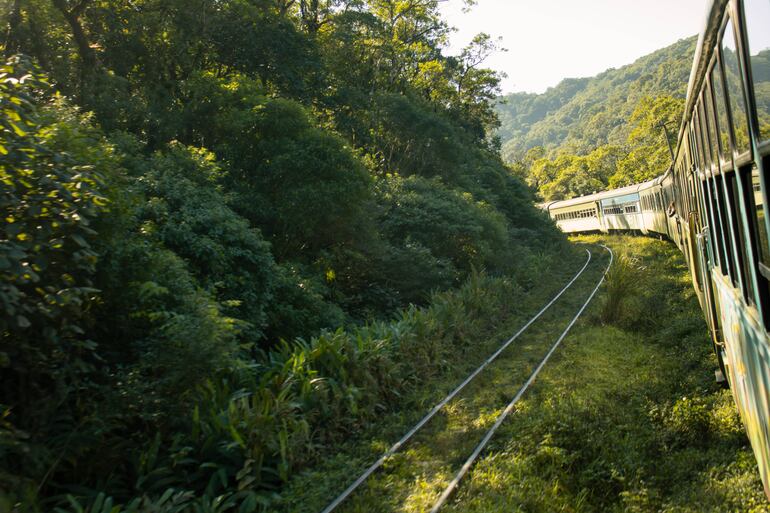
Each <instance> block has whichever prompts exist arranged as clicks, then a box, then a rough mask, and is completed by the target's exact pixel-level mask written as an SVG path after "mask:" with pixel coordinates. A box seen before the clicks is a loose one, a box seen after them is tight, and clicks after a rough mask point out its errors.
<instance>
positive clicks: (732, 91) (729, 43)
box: [722, 20, 749, 154]
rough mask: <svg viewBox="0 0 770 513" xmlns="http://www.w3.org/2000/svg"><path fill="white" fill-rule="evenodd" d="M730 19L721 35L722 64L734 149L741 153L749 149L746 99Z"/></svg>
mask: <svg viewBox="0 0 770 513" xmlns="http://www.w3.org/2000/svg"><path fill="white" fill-rule="evenodd" d="M731 21H732V20H728V22H727V26H726V27H725V31H724V34H723V35H722V65H723V66H724V70H725V85H726V86H727V98H728V101H729V103H730V114H731V115H732V118H733V136H734V137H735V139H734V143H735V149H736V151H737V152H738V154H741V153H743V152H745V151H748V149H749V122H748V118H747V117H746V101H745V99H744V97H743V81H742V80H741V68H740V66H739V64H738V52H737V51H736V48H737V46H736V44H735V32H734V31H733V24H732V22H731Z"/></svg>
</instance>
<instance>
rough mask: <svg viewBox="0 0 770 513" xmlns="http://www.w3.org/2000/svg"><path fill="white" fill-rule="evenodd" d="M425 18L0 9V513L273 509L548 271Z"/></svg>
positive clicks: (128, 3)
mask: <svg viewBox="0 0 770 513" xmlns="http://www.w3.org/2000/svg"><path fill="white" fill-rule="evenodd" d="M438 5H439V2H438V1H437V0H411V1H409V2H402V1H397V0H363V1H362V0H328V1H313V2H306V1H294V0H224V1H210V0H117V1H109V2H108V1H103V0H77V1H75V0H23V1H22V0H0V43H1V44H0V52H2V54H3V56H4V59H5V64H4V65H3V66H0V112H2V114H1V115H0V182H1V183H2V186H0V219H3V222H2V228H1V229H2V232H0V305H2V311H0V511H7V510H12V511H25V512H37V511H54V510H55V511H93V512H97V511H110V512H116V511H132V512H135V511H158V512H160V511H163V512H171V511H217V512H224V511H241V512H245V511H256V510H258V509H259V510H260V511H270V510H272V509H273V508H272V506H273V505H274V504H275V503H277V502H279V501H280V492H281V487H282V486H283V484H284V483H285V482H286V481H287V480H288V479H290V478H291V477H292V476H293V475H294V474H295V473H296V472H298V471H299V470H301V469H302V468H304V467H306V466H307V465H309V464H310V463H312V462H313V461H314V459H316V458H318V457H319V454H320V451H322V450H323V449H324V448H326V447H327V446H328V443H331V442H333V441H334V440H340V439H344V438H345V437H348V436H350V435H351V433H356V432H358V431H359V430H361V429H363V428H365V427H366V426H367V425H370V424H371V423H374V422H376V421H377V419H378V416H379V415H381V414H382V413H383V412H385V411H388V410H391V409H392V408H394V407H395V406H396V405H397V404H398V401H399V399H398V398H399V397H401V394H403V393H406V392H407V391H409V390H410V389H413V388H414V387H416V386H417V385H418V384H420V383H421V382H422V380H423V379H424V378H425V377H427V376H435V375H436V373H440V372H442V369H445V368H446V367H447V364H446V359H445V358H446V356H447V355H450V354H455V352H457V351H458V350H459V351H464V350H466V348H465V346H464V345H463V344H466V343H468V342H467V340H469V339H466V338H465V336H466V335H463V333H465V334H467V335H468V336H470V334H471V333H475V332H476V331H477V327H474V326H476V324H475V323H476V322H477V320H476V318H477V317H478V312H477V311H478V309H480V308H482V306H481V305H482V304H491V303H490V301H492V296H488V297H486V298H484V297H483V296H484V290H486V289H487V288H488V287H487V286H486V285H485V286H484V287H480V286H479V285H478V284H480V283H484V284H487V285H488V284H490V283H496V284H497V286H499V290H505V291H508V292H506V294H500V295H499V297H500V298H503V297H504V298H506V301H508V300H509V299H510V297H511V294H510V293H509V292H511V291H520V290H524V288H526V287H531V286H532V284H533V283H534V279H535V277H536V276H537V275H538V272H536V270H533V269H539V267H537V266H538V265H540V264H539V263H538V262H543V257H544V255H548V254H556V253H557V252H563V251H565V248H564V246H563V245H565V244H566V242H565V241H564V238H563V236H562V235H561V234H560V233H559V232H557V231H556V229H555V228H554V226H553V225H552V223H551V222H550V220H548V219H547V217H546V216H544V214H543V213H542V212H541V211H539V210H538V209H536V208H535V207H534V205H533V199H534V198H533V195H532V194H531V192H530V190H529V189H528V187H527V186H526V185H525V184H524V183H523V182H522V181H521V180H520V179H519V178H517V177H516V176H514V175H513V174H512V173H511V171H510V169H508V168H507V167H506V166H505V165H504V164H503V162H502V160H501V158H500V155H499V153H498V151H497V149H496V146H495V144H494V141H493V140H492V139H490V138H488V135H487V134H488V133H489V130H490V129H491V128H492V127H494V126H495V123H496V117H495V113H494V110H493V107H492V104H491V100H493V99H494V98H495V97H496V96H497V95H498V94H499V90H498V76H497V75H496V74H495V73H494V72H492V71H490V70H487V69H483V68H481V67H479V65H478V64H479V62H480V61H482V60H483V59H484V57H485V55H487V54H488V53H489V52H491V51H493V50H494V46H495V45H494V44H493V43H492V41H491V40H490V38H489V37H487V36H484V35H480V36H478V37H476V38H475V39H474V41H473V42H472V43H471V44H470V46H468V47H467V48H466V49H465V50H463V51H462V52H461V53H460V54H459V55H455V56H449V55H444V54H443V53H442V50H441V48H443V47H444V43H445V38H446V34H447V32H448V30H449V29H448V27H447V26H446V25H445V23H444V22H443V21H442V20H441V19H440V17H439V14H438V13H439V9H438ZM463 287H465V288H463ZM482 289H483V290H482ZM511 293H512V292H511ZM495 297H498V296H495ZM432 298H434V299H435V301H432ZM476 300H478V301H477V302H476V303H474V302H473V301H476ZM431 304H434V305H436V306H435V307H430V308H429V305H431ZM473 305H476V306H473ZM471 308H475V310H473V312H475V313H470V311H471V310H467V309H471ZM506 309H508V310H510V307H509V305H502V304H495V306H494V308H491V307H490V310H494V311H495V315H496V316H499V315H502V314H501V313H500V312H502V311H503V310H506ZM393 319H396V320H393ZM460 348H462V349H460ZM112 505H115V507H114V508H113V506H112ZM118 505H122V506H118Z"/></svg>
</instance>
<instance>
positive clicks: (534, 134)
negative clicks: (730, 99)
mask: <svg viewBox="0 0 770 513" xmlns="http://www.w3.org/2000/svg"><path fill="white" fill-rule="evenodd" d="M695 43H696V38H695V37H692V38H689V39H684V40H681V41H679V42H677V43H675V44H673V45H671V46H669V47H667V48H663V49H662V50H658V51H656V52H654V53H652V54H650V55H647V56H645V57H642V58H640V59H638V60H637V61H636V62H634V63H633V64H630V65H628V66H624V67H622V68H619V69H610V70H607V71H605V72H604V73H601V74H599V75H597V76H595V77H593V78H579V79H566V80H564V81H562V82H561V83H560V84H559V85H557V86H556V87H553V88H550V89H548V90H547V91H546V92H545V93H543V94H527V93H514V94H509V95H507V96H505V97H503V98H501V101H499V102H498V103H497V105H496V110H497V113H498V115H499V117H500V121H501V123H502V126H501V127H500V129H499V130H498V135H499V136H500V137H501V142H502V154H503V157H504V158H505V159H506V160H507V161H508V162H509V163H510V164H511V165H512V166H513V169H514V170H515V172H516V173H517V174H519V175H520V176H522V177H523V178H524V179H525V180H526V181H527V183H528V184H529V185H530V186H531V187H532V188H534V189H536V190H537V192H538V194H539V196H540V197H541V199H543V200H557V199H564V198H571V197H574V196H580V195H584V194H590V193H592V192H596V191H601V190H604V189H607V188H614V187H619V186H623V185H629V184H632V183H637V182H641V181H644V180H648V179H650V178H653V177H655V176H657V175H659V174H661V173H663V172H664V171H665V170H666V168H667V167H668V165H669V164H670V157H669V153H668V148H667V146H666V142H665V139H664V136H663V132H662V130H661V129H660V127H659V125H660V124H661V123H663V122H665V123H667V124H668V125H669V128H671V130H670V132H671V138H672V139H671V143H672V144H676V141H674V140H673V138H674V137H675V136H676V132H677V128H676V127H678V126H679V122H680V121H681V118H682V109H683V108H684V98H685V95H686V91H687V81H688V79H689V75H690V68H691V66H692V58H693V52H694V51H695Z"/></svg>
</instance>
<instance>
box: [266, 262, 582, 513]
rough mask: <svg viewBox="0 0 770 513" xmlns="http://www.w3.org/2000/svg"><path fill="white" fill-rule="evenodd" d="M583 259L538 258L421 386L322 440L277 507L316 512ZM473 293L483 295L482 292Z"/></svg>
mask: <svg viewBox="0 0 770 513" xmlns="http://www.w3.org/2000/svg"><path fill="white" fill-rule="evenodd" d="M584 262H585V252H584V251H583V249H579V248H578V249H576V251H573V252H566V253H565V254H562V255H559V256H558V257H555V258H546V257H544V258H542V259H541V260H540V261H539V264H540V265H539V266H535V267H537V268H532V269H529V270H528V273H531V278H530V281H531V284H530V287H528V288H527V290H523V289H519V290H515V291H514V295H512V296H508V297H506V298H505V302H506V303H507V307H506V308H504V309H502V310H500V311H498V312H497V313H494V312H491V313H487V314H485V319H484V320H483V322H478V320H477V322H475V323H474V326H476V327H477V328H476V329H475V331H474V332H473V333H468V334H467V338H468V340H469V341H468V343H467V344H466V345H455V346H454V347H455V349H454V350H453V351H452V352H451V353H449V354H444V355H443V357H444V358H445V362H444V371H443V372H441V373H437V374H435V375H433V376H428V377H426V378H425V379H424V380H423V382H422V384H421V386H419V387H418V388H416V389H414V390H413V391H411V392H409V393H408V394H406V395H405V396H403V397H402V400H401V407H400V408H398V409H397V410H396V411H392V412H389V413H387V414H384V415H382V416H381V418H380V419H379V421H378V422H377V423H376V425H373V426H369V427H367V428H365V429H363V430H360V431H359V432H358V433H356V434H355V435H353V436H351V437H349V438H348V439H346V440H343V441H338V442H337V443H335V444H329V445H327V446H326V447H325V448H324V449H323V454H322V455H321V457H320V458H317V459H316V461H318V462H319V463H317V464H315V465H314V466H313V467H312V468H310V469H309V470H306V471H304V472H302V473H301V474H298V475H295V476H293V478H292V479H291V481H290V482H289V483H288V484H287V486H286V487H285V488H284V490H283V491H282V493H281V498H282V499H281V502H282V505H281V507H280V511H291V512H302V513H305V512H309V513H316V512H319V511H321V510H322V509H323V508H324V507H325V506H326V505H327V504H328V503H329V502H330V501H331V500H332V499H333V498H334V497H335V496H336V495H337V494H338V493H339V492H341V491H342V490H343V489H344V488H345V487H346V486H347V485H348V484H349V483H350V482H351V481H352V479H354V478H355V477H357V476H358V474H359V473H360V472H361V471H363V469H365V468H366V467H367V466H368V465H369V464H371V463H373V462H374V461H375V460H376V459H377V458H378V457H379V456H380V455H381V454H382V453H383V452H385V450H386V449H387V448H388V447H389V446H390V445H391V444H392V443H393V442H394V441H395V440H397V439H399V438H400V437H401V436H402V435H403V434H404V433H405V432H406V430H407V429H408V428H409V427H411V426H412V425H413V424H414V423H416V422H417V421H418V420H419V419H420V418H421V417H422V416H423V415H424V414H425V413H426V412H427V411H428V410H429V409H430V408H431V407H432V406H433V405H434V404H435V403H436V402H438V401H439V400H440V399H441V398H443V397H444V396H445V395H446V394H447V393H448V392H449V391H450V390H451V389H452V388H454V387H455V386H456V385H457V383H459V382H460V381H461V380H462V379H463V378H464V377H465V376H467V374H469V373H470V372H471V371H472V370H473V369H475V368H476V367H477V366H478V365H479V364H480V363H481V362H482V361H483V360H484V359H485V358H486V357H487V356H488V355H489V354H491V352H492V351H494V350H495V349H497V347H499V345H500V344H501V343H502V341H503V340H505V339H506V338H507V337H509V336H510V335H511V334H512V333H513V332H514V331H515V330H516V329H517V328H518V327H520V326H521V325H523V324H524V323H525V322H526V321H527V320H528V319H529V318H530V317H531V316H532V315H534V314H535V313H536V312H537V311H539V310H540V308H542V306H543V305H544V304H545V303H547V302H548V301H549V300H550V299H551V298H552V297H553V296H554V295H555V294H556V293H557V292H558V291H559V290H561V288H562V287H563V286H564V285H565V284H566V283H567V282H568V281H569V280H570V279H571V278H572V277H573V276H574V275H575V273H576V272H577V271H578V270H579V269H580V268H581V267H582V266H583V264H584ZM586 272H588V271H586ZM518 281H521V280H518ZM477 292H478V293H479V294H482V295H484V294H487V291H477Z"/></svg>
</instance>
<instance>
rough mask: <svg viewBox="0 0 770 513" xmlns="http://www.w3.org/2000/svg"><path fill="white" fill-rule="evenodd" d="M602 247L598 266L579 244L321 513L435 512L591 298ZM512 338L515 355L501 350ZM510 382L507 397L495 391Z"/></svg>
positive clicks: (598, 282) (600, 273)
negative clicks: (526, 308)
mask: <svg viewBox="0 0 770 513" xmlns="http://www.w3.org/2000/svg"><path fill="white" fill-rule="evenodd" d="M604 250H606V252H607V255H608V257H609V264H608V265H607V266H606V267H605V266H604V265H602V263H601V262H600V261H601V260H602V258H601V257H599V258H594V256H593V255H592V252H591V251H590V250H589V249H586V253H587V257H586V261H585V263H584V265H583V267H582V268H581V269H580V270H578V271H577V273H576V274H575V275H574V276H573V277H572V279H570V280H569V281H568V282H567V284H566V285H565V286H564V287H563V288H562V289H561V290H560V291H559V292H558V293H557V294H556V295H555V296H554V297H553V298H552V299H551V300H550V301H549V302H547V303H546V304H545V305H544V306H543V307H542V308H541V309H540V310H539V311H538V312H537V313H536V314H535V315H533V316H532V317H531V318H530V319H529V320H528V321H527V322H526V323H525V324H524V325H523V326H522V327H521V328H519V330H518V331H517V332H516V333H515V334H514V335H513V336H511V337H510V338H509V339H508V340H506V341H505V342H504V343H503V344H502V345H501V346H500V347H499V348H498V349H497V350H496V351H494V352H493V353H492V354H491V355H490V356H489V357H488V358H487V359H486V360H484V362H482V363H481V365H479V366H478V367H477V368H476V369H475V370H474V371H473V372H471V373H470V374H469V375H468V376H467V377H466V378H465V379H464V380H463V381H462V382H461V383H460V384H459V385H458V386H457V387H455V388H454V389H453V390H452V391H451V392H450V393H449V394H448V395H447V396H446V397H444V398H443V399H442V400H441V401H439V402H438V403H437V404H436V405H435V406H434V407H433V408H432V409H431V410H430V411H429V412H428V413H427V414H426V415H425V416H424V417H423V418H422V419H420V420H419V421H418V422H417V423H416V424H415V425H414V426H413V427H412V428H411V429H410V430H409V431H407V433H406V434H405V435H404V436H403V437H402V438H401V439H400V440H399V441H398V442H396V443H395V444H393V445H392V446H391V447H390V448H389V449H388V450H387V451H385V452H384V454H382V456H381V457H380V458H379V459H378V460H377V461H375V462H374V463H373V464H371V465H370V466H369V467H368V468H367V469H366V470H365V471H364V472H363V473H362V474H360V475H359V476H357V478H356V479H355V480H353V481H352V482H351V484H350V485H349V486H348V487H347V488H346V489H345V490H344V491H343V492H342V493H340V494H339V495H338V496H337V497H336V498H335V499H334V500H333V501H332V502H331V503H329V504H328V506H327V507H326V508H325V509H323V511H322V512H321V513H331V512H333V511H346V512H358V511H362V512H363V511H365V512H367V513H374V512H380V511H382V512H390V511H404V510H407V511H428V510H430V511H431V513H434V512H437V511H439V509H440V508H441V506H442V505H444V504H445V503H446V502H447V500H448V499H449V498H450V497H451V495H452V493H453V491H454V490H455V489H456V488H457V486H458V484H459V483H460V481H461V479H462V478H463V477H464V476H465V475H466V474H467V472H468V471H469V470H470V469H471V468H472V466H473V463H474V462H475V460H476V458H478V456H479V455H480V454H481V453H482V451H483V450H484V448H485V447H486V445H487V443H488V442H489V441H490V440H491V439H492V437H493V435H494V433H495V431H496V430H497V428H498V427H499V426H500V425H501V424H502V422H503V421H504V420H505V418H506V417H507V416H508V415H509V414H510V413H511V412H512V411H513V410H514V408H515V405H516V403H517V402H518V400H519V399H520V398H521V397H522V395H523V394H524V393H525V392H526V390H527V388H528V387H529V386H530V385H531V384H532V383H533V382H534V381H535V378H536V377H537V374H538V373H539V372H540V370H541V369H542V368H543V367H544V366H545V364H546V362H547V361H548V359H549V358H550V357H551V356H552V355H553V353H554V352H555V351H556V349H557V347H558V346H559V344H560V343H561V342H562V340H563V339H564V338H565V337H566V335H567V334H568V332H569V330H570V329H571V328H572V326H573V325H574V324H575V323H576V322H577V320H578V319H579V318H580V316H581V314H582V313H583V312H584V311H585V309H586V308H587V306H588V305H589V303H590V301H591V300H592V299H593V297H594V296H595V294H596V292H597V291H598V289H599V287H600V285H601V283H602V281H603V280H604V276H605V275H606V273H607V270H609V266H610V265H611V263H612V258H613V257H612V252H611V250H609V248H606V247H604ZM600 251H601V250H600ZM592 263H593V265H591V264H592ZM576 283H577V284H578V286H577V287H576V286H575V284H576ZM594 284H595V285H594ZM587 291H590V294H587V293H586V292H587ZM586 296H587V298H586ZM554 305H556V306H555V307H554ZM572 312H577V313H575V314H574V316H571V317H570V315H571V314H572ZM567 318H569V319H570V321H569V323H568V324H567V325H566V327H563V326H564V324H563V322H562V321H564V319H567ZM538 321H540V322H538ZM562 328H563V329H562ZM515 341H518V343H517V344H516V348H517V351H516V354H514V355H510V354H506V349H508V348H509V347H510V346H511V345H512V344H513V343H514V342H515ZM544 353H545V355H544ZM501 355H505V357H504V358H500V356H501ZM484 371H486V372H484ZM516 384H520V386H519V388H518V392H517V393H516V394H515V396H514V397H513V399H512V400H510V395H508V394H507V393H505V394H504V393H502V391H506V392H507V391H510V390H512V389H515V388H516ZM503 401H506V402H507V405H505V403H504V402H503ZM501 405H505V406H504V408H502V410H501V407H502V406H501ZM471 444H473V445H471ZM469 454H470V457H469V456H468V455H469ZM378 469H382V471H381V472H377V471H378ZM454 469H459V470H456V471H455V470H454ZM352 477H353V476H351V478H352Z"/></svg>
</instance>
